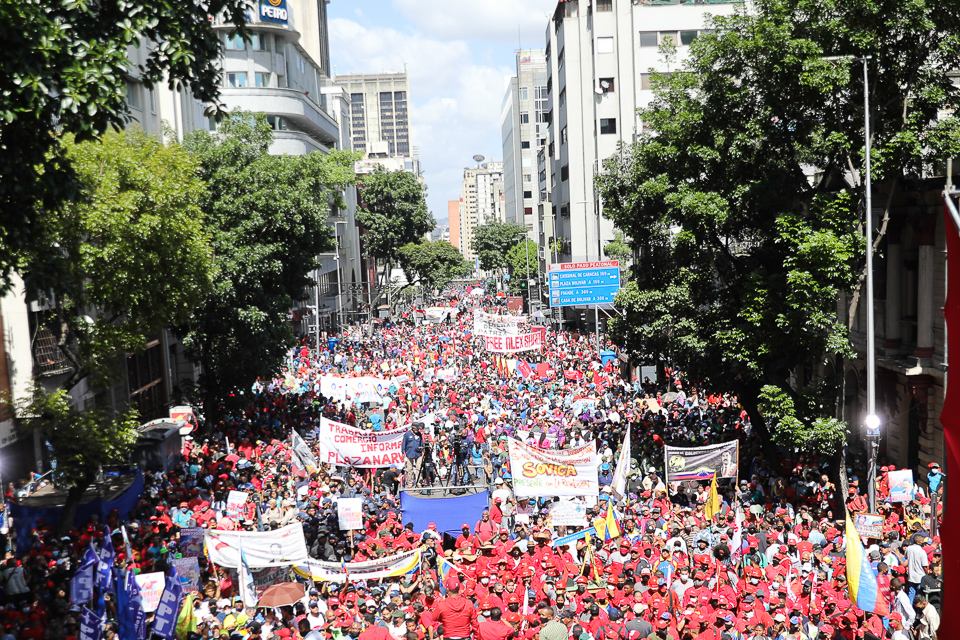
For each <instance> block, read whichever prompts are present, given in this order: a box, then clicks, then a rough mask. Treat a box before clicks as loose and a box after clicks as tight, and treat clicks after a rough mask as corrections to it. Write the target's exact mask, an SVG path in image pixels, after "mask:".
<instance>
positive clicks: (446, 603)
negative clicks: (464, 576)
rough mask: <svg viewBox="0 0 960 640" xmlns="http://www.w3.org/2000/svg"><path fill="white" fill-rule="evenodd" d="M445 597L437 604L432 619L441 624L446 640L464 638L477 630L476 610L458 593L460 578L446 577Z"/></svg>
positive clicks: (462, 639)
mask: <svg viewBox="0 0 960 640" xmlns="http://www.w3.org/2000/svg"><path fill="white" fill-rule="evenodd" d="M446 585H447V597H446V598H445V599H444V600H443V601H442V602H441V603H440V604H438V605H437V608H436V610H435V612H434V614H433V619H434V620H435V621H437V622H438V623H440V624H442V625H443V637H444V638H445V639H446V640H465V639H466V638H469V637H470V636H471V635H472V634H473V633H475V632H476V631H477V628H478V627H477V610H476V608H475V607H474V606H473V603H472V602H470V601H469V600H467V599H466V598H464V597H463V596H462V595H460V586H461V585H460V579H459V578H457V577H456V576H453V577H451V578H447V582H446Z"/></svg>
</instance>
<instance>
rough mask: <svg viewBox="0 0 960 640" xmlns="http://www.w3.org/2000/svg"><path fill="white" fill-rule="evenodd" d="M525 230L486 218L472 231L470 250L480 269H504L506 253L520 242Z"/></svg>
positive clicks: (513, 224)
mask: <svg viewBox="0 0 960 640" xmlns="http://www.w3.org/2000/svg"><path fill="white" fill-rule="evenodd" d="M526 233H527V230H526V229H524V228H523V226H522V225H519V224H516V223H514V222H501V221H500V220H497V219H495V218H487V219H486V220H485V221H484V223H483V224H482V225H480V226H479V227H477V228H476V229H474V230H473V239H472V240H471V241H470V248H471V249H473V251H474V253H476V254H477V259H478V260H479V261H480V268H481V269H483V270H484V271H493V270H495V269H506V268H507V267H508V266H509V264H508V262H507V252H508V251H510V248H511V247H513V246H515V245H517V244H518V243H520V242H521V239H522V238H523V237H525V235H526Z"/></svg>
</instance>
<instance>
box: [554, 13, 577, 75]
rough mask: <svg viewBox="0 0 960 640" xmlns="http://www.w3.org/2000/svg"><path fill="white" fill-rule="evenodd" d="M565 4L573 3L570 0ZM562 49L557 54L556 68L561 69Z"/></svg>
mask: <svg viewBox="0 0 960 640" xmlns="http://www.w3.org/2000/svg"><path fill="white" fill-rule="evenodd" d="M565 4H575V3H572V2H567V3H565ZM563 51H564V50H563V49H560V53H558V54H557V69H563Z"/></svg>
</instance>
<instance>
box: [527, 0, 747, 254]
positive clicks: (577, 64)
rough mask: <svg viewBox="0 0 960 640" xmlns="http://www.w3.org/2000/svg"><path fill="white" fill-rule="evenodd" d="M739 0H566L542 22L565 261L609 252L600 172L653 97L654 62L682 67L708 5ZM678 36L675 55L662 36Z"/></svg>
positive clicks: (554, 207)
mask: <svg viewBox="0 0 960 640" xmlns="http://www.w3.org/2000/svg"><path fill="white" fill-rule="evenodd" d="M737 4H740V3H739V2H729V3H724V2H722V1H717V0H712V1H711V2H710V3H709V4H701V3H696V4H694V3H685V2H682V1H681V0H676V1H672V0H661V1H659V2H656V3H651V2H647V3H637V2H635V1H634V0H560V2H558V3H557V8H556V11H555V12H554V14H553V18H552V20H550V23H549V24H548V26H547V32H546V41H547V48H546V57H547V91H548V93H549V99H550V103H551V111H550V114H549V115H548V118H547V120H548V122H549V133H548V136H547V137H548V149H547V154H546V158H545V160H546V162H545V163H544V171H546V172H547V173H549V176H547V179H546V180H543V181H541V182H542V183H549V184H550V185H551V189H552V194H551V197H550V201H551V202H550V214H552V216H553V217H554V221H555V226H556V235H557V237H558V239H559V240H560V241H561V246H560V251H559V255H558V256H557V257H558V258H559V259H560V260H562V261H565V262H566V261H572V262H587V261H592V260H599V259H604V258H605V257H606V256H605V255H604V254H603V247H604V245H605V244H606V243H607V242H609V241H610V240H611V239H612V238H613V233H614V229H613V223H612V221H610V220H608V219H606V218H604V217H603V216H602V208H603V203H602V202H600V200H599V198H598V196H597V194H596V192H595V191H594V176H595V175H596V172H597V171H598V169H599V168H601V167H602V162H603V160H604V159H606V158H608V157H610V156H611V155H613V154H614V153H616V152H617V147H618V145H619V144H620V143H621V142H623V143H631V142H633V141H634V140H635V139H636V135H637V133H638V132H640V131H642V130H643V122H642V119H641V117H640V115H639V114H638V113H637V109H638V108H639V107H644V106H646V105H647V104H648V103H649V101H650V100H651V98H652V94H653V92H652V91H651V90H650V78H651V70H654V71H655V72H671V71H676V70H677V69H679V68H680V65H681V64H682V61H683V59H684V57H685V56H687V55H688V51H689V45H690V43H691V42H693V40H694V39H696V38H697V37H698V36H699V35H700V34H701V33H703V32H704V31H705V30H708V29H709V28H710V25H709V23H708V21H707V16H708V14H713V15H727V14H730V13H732V12H733V9H734V6H735V5H737ZM665 42H671V43H673V44H674V45H676V48H677V55H676V59H675V60H672V61H670V60H664V59H663V57H662V54H661V53H660V51H659V46H660V45H661V44H663V43H665Z"/></svg>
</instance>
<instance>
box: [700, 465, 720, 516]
mask: <svg viewBox="0 0 960 640" xmlns="http://www.w3.org/2000/svg"><path fill="white" fill-rule="evenodd" d="M720 504H721V503H720V494H719V493H717V474H713V480H712V481H711V482H710V493H709V494H707V504H705V505H704V507H703V515H704V516H706V518H707V520H713V518H714V516H716V515H717V514H718V513H720Z"/></svg>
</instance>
